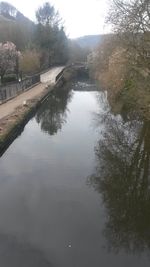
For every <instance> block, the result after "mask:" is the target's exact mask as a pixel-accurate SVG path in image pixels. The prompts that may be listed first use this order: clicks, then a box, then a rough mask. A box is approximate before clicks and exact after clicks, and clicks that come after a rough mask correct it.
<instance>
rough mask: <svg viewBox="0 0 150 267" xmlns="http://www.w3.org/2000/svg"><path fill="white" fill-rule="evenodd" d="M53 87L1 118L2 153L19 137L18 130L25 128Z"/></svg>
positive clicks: (0, 145)
mask: <svg viewBox="0 0 150 267" xmlns="http://www.w3.org/2000/svg"><path fill="white" fill-rule="evenodd" d="M41 86H42V85H41ZM52 89H54V86H51V87H50V86H49V87H46V88H44V90H43V91H42V92H40V93H39V94H38V95H36V96H34V97H32V98H31V99H28V100H27V101H26V103H25V105H23V104H22V105H19V106H17V107H16V108H15V110H14V111H13V112H12V113H11V114H9V115H7V116H5V117H3V118H1V119H0V155H1V154H2V153H3V150H4V149H5V148H7V147H8V146H9V144H10V143H11V142H12V141H13V140H14V139H15V138H16V137H17V135H18V132H19V131H20V130H21V129H22V128H24V126H25V125H26V123H27V122H28V120H29V119H30V118H31V116H32V115H33V114H34V112H35V111H36V109H37V108H38V107H39V106H40V105H41V103H42V102H43V101H44V100H45V99H46V98H47V96H48V94H49V93H50V91H51V90H52ZM21 97H23V96H21ZM22 103H23V102H22ZM7 104H9V103H7Z"/></svg>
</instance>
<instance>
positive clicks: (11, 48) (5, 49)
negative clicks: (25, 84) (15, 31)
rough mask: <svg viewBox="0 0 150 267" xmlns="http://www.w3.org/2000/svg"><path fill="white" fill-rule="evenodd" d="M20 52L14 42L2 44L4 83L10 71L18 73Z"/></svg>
mask: <svg viewBox="0 0 150 267" xmlns="http://www.w3.org/2000/svg"><path fill="white" fill-rule="evenodd" d="M18 57H19V52H18V51H17V49H16V46H15V44H14V43H12V42H6V43H4V44H3V43H0V78H1V83H3V78H4V75H5V74H6V73H7V72H8V71H14V72H15V73H17V72H18Z"/></svg>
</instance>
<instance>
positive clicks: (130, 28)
mask: <svg viewBox="0 0 150 267" xmlns="http://www.w3.org/2000/svg"><path fill="white" fill-rule="evenodd" d="M107 22H108V23H110V24H111V25H112V27H113V30H114V32H115V33H117V34H118V35H119V36H120V38H121V39H122V41H123V45H124V46H126V47H127V49H128V51H131V54H130V55H132V56H134V58H135V59H136V63H139V64H142V65H143V66H145V67H146V68H148V69H150V60H149V57H150V1H149V0H131V1H129V0H112V5H111V8H110V12H109V15H108V17H107Z"/></svg>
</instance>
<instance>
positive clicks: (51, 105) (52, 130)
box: [36, 88, 72, 135]
mask: <svg viewBox="0 0 150 267" xmlns="http://www.w3.org/2000/svg"><path fill="white" fill-rule="evenodd" d="M71 95H72V92H71V91H69V90H68V89H67V88H61V89H56V90H54V91H53V92H51V95H50V97H49V98H48V100H47V101H46V102H45V103H44V104H43V105H42V106H41V108H40V109H39V110H38V112H37V115H36V120H37V122H38V123H40V124H41V129H42V130H43V131H44V132H47V133H49V134H50V135H54V134H56V133H57V131H58V130H61V128H62V125H63V124H64V123H65V122H66V117H67V109H66V108H67V104H68V101H69V100H70V99H71Z"/></svg>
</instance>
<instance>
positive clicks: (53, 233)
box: [0, 85, 148, 267]
mask: <svg viewBox="0 0 150 267" xmlns="http://www.w3.org/2000/svg"><path fill="white" fill-rule="evenodd" d="M78 86H79V85H78ZM88 86H89V85H88ZM90 86H92V87H93V85H90ZM101 94H102V93H99V94H98V93H97V92H94V91H91V92H90V91H88V92H82V91H74V92H73V94H72V98H71V99H70V100H69V101H68V102H67V101H66V100H65V99H63V100H62V101H57V103H56V102H55V100H56V97H54V106H53V109H52V110H51V112H50V113H49V112H48V111H49V110H48V109H49V108H50V105H49V104H50V103H51V104H52V102H51V100H50V102H48V103H47V104H46V103H45V104H44V105H45V107H44V106H43V108H42V109H41V110H39V111H38V112H39V114H37V115H36V116H35V118H33V119H32V120H31V121H30V122H29V123H28V124H27V125H26V127H25V130H24V132H23V133H22V135H21V136H20V137H18V138H17V139H16V140H15V141H14V142H13V144H12V145H11V146H10V147H9V149H8V150H7V151H6V152H5V154H4V155H3V157H2V158H1V160H0V173H1V174H0V233H1V235H0V266H2V267H3V266H4V267H10V266H11V267H20V266H21V267H22V266H23V267H24V266H28V267H30V266H32V267H37V266H40V267H45V266H47V262H50V264H49V265H48V266H54V267H55V266H56V267H59V266H60V267H63V266H64V267H70V266H71V267H75V266H78V267H84V266H86V267H91V266H94V267H99V266H103V267H106V266H107V267H109V266H111V267H112V266H115V267H116V266H122V267H124V266H134V265H135V266H137V267H139V266H142V267H143V266H148V262H147V260H146V258H145V257H144V256H143V257H142V258H140V259H139V258H138V256H136V255H127V254H126V253H123V252H121V253H119V254H118V255H116V254H113V253H108V251H107V247H106V241H105V238H104V235H103V229H104V226H105V222H106V221H107V217H105V215H106V214H105V209H104V206H103V205H102V200H101V195H100V194H98V193H96V192H94V190H93V188H92V187H89V186H87V177H89V176H90V175H91V174H92V173H93V172H94V168H95V164H96V163H95V154H94V146H95V145H96V143H97V140H98V137H99V131H97V130H96V129H94V127H93V125H94V122H93V120H94V117H95V116H94V114H95V113H96V112H98V111H99V110H100V112H101V114H102V113H103V109H102V107H103V103H102V102H100V104H101V105H100V106H101V107H100V108H99V99H100V98H99V96H100V95H101ZM66 97H67V95H66ZM58 98H59V97H58V96H57V99H58ZM59 100H60V99H59ZM60 112H61V116H63V114H62V113H64V112H66V113H65V114H66V115H65V116H66V121H65V123H64V122H63V121H62V120H61V122H62V125H61V128H59V129H58V131H57V133H55V134H54V135H49V134H48V131H47V129H48V127H49V125H46V131H45V130H44V128H42V124H41V121H42V119H43V117H42V115H43V116H44V120H46V119H47V118H46V117H45V116H46V114H48V115H49V114H51V116H55V119H56V118H57V119H61V118H62V117H60V116H56V113H57V114H59V113H60ZM54 113H55V114H54ZM38 115H39V116H38ZM37 118H39V122H38V123H37ZM52 119H53V118H48V120H46V121H47V122H48V123H50V125H51V121H52ZM42 122H43V121H42ZM56 123H57V122H56ZM44 125H45V124H44ZM1 244H5V245H4V248H5V249H4V250H5V251H4V250H3V249H2V247H3V246H1ZM12 247H13V249H12ZM6 255H8V256H9V258H10V259H11V261H6ZM25 259H26V260H25ZM27 260H28V261H27ZM4 261H5V264H3V262H4ZM20 262H21V263H20ZM10 264H11V265H10ZM23 264H24V265H23ZM38 264H39V265H38ZM142 264H145V265H142Z"/></svg>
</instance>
